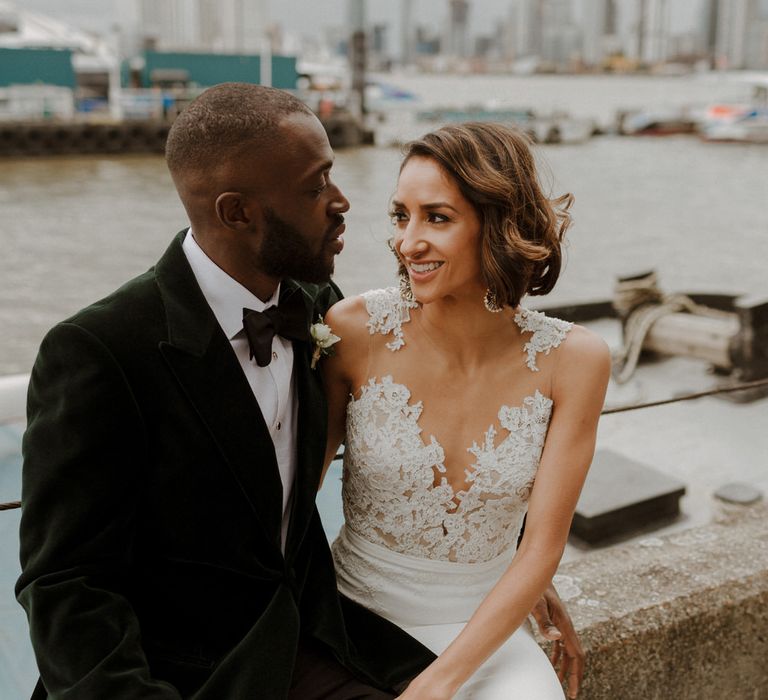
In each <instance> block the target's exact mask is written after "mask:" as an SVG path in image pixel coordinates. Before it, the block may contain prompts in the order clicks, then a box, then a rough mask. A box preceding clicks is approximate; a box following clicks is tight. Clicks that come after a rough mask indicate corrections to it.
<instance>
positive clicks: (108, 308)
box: [62, 267, 162, 332]
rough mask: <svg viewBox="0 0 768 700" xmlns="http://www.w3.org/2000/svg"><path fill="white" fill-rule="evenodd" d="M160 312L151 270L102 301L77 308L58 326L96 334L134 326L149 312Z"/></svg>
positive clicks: (157, 294) (160, 307) (158, 295)
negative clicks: (71, 326) (70, 325)
mask: <svg viewBox="0 0 768 700" xmlns="http://www.w3.org/2000/svg"><path fill="white" fill-rule="evenodd" d="M161 309H162V303H161V299H160V293H159V290H158V288H157V282H156V279H155V269H154V267H152V268H150V269H149V270H147V271H146V272H144V273H143V274H141V275H138V276H137V277H134V278H133V279H131V280H129V281H128V282H126V283H125V284H123V285H121V286H120V287H119V288H118V289H116V290H115V291H113V292H112V293H110V294H108V295H107V296H105V297H103V298H102V299H99V300H98V301H94V302H93V303H91V304H89V305H88V306H86V307H84V308H82V309H80V310H79V311H77V312H76V313H74V314H72V316H70V317H69V318H66V319H64V321H62V323H70V324H74V325H77V326H82V327H84V328H85V329H87V330H90V331H91V332H97V331H103V330H106V329H108V328H111V327H113V326H115V325H119V326H126V325H128V326H134V325H136V323H137V322H141V321H144V320H148V317H149V316H151V314H152V311H153V310H158V311H159V310H161Z"/></svg>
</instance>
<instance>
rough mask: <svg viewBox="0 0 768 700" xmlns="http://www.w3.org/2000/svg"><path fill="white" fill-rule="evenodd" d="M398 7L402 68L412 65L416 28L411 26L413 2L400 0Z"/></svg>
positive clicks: (411, 0)
mask: <svg viewBox="0 0 768 700" xmlns="http://www.w3.org/2000/svg"><path fill="white" fill-rule="evenodd" d="M401 2H402V4H401V7H400V49H401V54H400V57H401V62H402V64H403V65H404V66H408V65H410V64H411V63H413V59H414V56H415V52H416V28H415V26H414V24H413V0H401Z"/></svg>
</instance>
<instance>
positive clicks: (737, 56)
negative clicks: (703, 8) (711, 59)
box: [716, 0, 753, 69]
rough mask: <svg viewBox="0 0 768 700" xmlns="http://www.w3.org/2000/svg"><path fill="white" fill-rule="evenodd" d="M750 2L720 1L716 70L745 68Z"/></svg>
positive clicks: (741, 0)
mask: <svg viewBox="0 0 768 700" xmlns="http://www.w3.org/2000/svg"><path fill="white" fill-rule="evenodd" d="M752 4H753V3H752V1H751V0H720V4H719V7H718V25H717V41H716V54H717V58H716V63H717V66H718V68H725V69H732V68H745V67H746V48H747V46H746V45H747V30H748V26H749V20H750V9H752Z"/></svg>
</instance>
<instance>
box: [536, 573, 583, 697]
mask: <svg viewBox="0 0 768 700" xmlns="http://www.w3.org/2000/svg"><path fill="white" fill-rule="evenodd" d="M531 615H533V617H534V619H535V620H536V624H537V625H538V627H539V632H541V635H542V636H543V637H544V638H545V639H548V640H549V641H550V642H552V651H551V653H550V660H551V661H552V665H553V666H554V667H555V669H556V670H557V677H558V678H559V679H560V682H561V683H562V682H564V681H565V682H566V686H567V688H568V697H569V698H575V697H577V696H578V694H579V688H580V687H581V681H582V678H583V677H584V660H585V657H584V649H583V648H582V646H581V642H580V641H579V636H578V635H577V634H576V630H575V629H574V627H573V622H572V621H571V616H570V615H569V614H568V611H567V610H566V609H565V605H563V601H562V600H560V596H559V595H558V594H557V591H556V590H555V587H554V586H553V585H552V584H551V583H550V584H549V586H547V588H546V590H545V591H544V593H542V595H541V598H540V599H539V602H538V603H536V605H535V606H534V608H533V610H531Z"/></svg>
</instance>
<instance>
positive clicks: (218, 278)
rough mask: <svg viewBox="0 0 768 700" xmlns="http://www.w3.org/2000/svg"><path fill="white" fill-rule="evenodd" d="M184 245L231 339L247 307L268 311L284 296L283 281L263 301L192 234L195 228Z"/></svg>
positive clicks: (222, 326) (214, 313)
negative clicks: (224, 267)
mask: <svg viewBox="0 0 768 700" xmlns="http://www.w3.org/2000/svg"><path fill="white" fill-rule="evenodd" d="M182 248H183V250H184V254H185V255H186V256H187V261H188V262H189V266H190V267H191V268H192V272H193V273H194V275H195V279H197V283H198V284H199V285H200V289H201V290H202V292H203V296H205V300H206V301H207V302H208V306H210V307H211V311H213V315H214V316H215V317H216V320H217V321H218V322H219V325H220V326H221V329H222V330H223V331H224V334H225V335H226V336H227V338H229V340H232V339H233V338H234V337H235V336H236V335H237V334H238V333H241V332H243V309H253V310H254V311H264V309H266V308H267V307H269V306H274V305H276V304H277V300H278V299H279V298H280V285H279V284H278V285H277V289H275V292H274V294H273V295H272V296H271V297H270V298H269V299H267V301H262V300H261V299H259V298H258V297H257V296H256V295H255V294H252V293H251V292H249V291H248V290H247V289H246V288H245V287H243V285H242V284H240V283H239V282H238V281H237V280H236V279H234V278H233V277H230V275H228V274H227V273H226V272H224V270H222V269H221V268H220V267H219V266H218V265H217V264H216V263H215V262H213V260H211V259H210V258H209V257H208V256H207V255H206V254H205V251H203V249H202V248H201V247H200V246H199V245H198V243H197V241H196V240H195V237H194V236H193V235H192V229H191V228H190V229H189V231H187V235H186V236H185V238H184V243H183V246H182Z"/></svg>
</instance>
